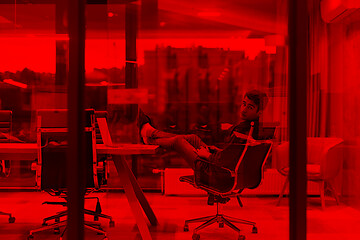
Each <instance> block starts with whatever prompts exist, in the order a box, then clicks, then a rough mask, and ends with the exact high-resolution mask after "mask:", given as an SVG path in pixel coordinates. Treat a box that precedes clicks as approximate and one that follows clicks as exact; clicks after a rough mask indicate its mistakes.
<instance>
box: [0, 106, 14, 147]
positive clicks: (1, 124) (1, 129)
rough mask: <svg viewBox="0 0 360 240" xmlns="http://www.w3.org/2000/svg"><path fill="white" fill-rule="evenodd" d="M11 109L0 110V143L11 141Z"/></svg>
mask: <svg viewBox="0 0 360 240" xmlns="http://www.w3.org/2000/svg"><path fill="white" fill-rule="evenodd" d="M11 123H12V111H9V110H0V143H5V142H10V141H11V138H10V136H11Z"/></svg>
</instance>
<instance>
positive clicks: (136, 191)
mask: <svg viewBox="0 0 360 240" xmlns="http://www.w3.org/2000/svg"><path fill="white" fill-rule="evenodd" d="M113 161H114V164H115V167H116V170H117V172H118V174H119V177H120V179H121V181H122V183H123V187H124V191H125V194H126V197H127V199H128V202H129V205H130V207H131V210H132V212H133V214H134V216H135V218H136V223H137V225H138V227H139V231H140V234H141V236H142V238H143V239H151V235H150V232H149V228H148V226H147V224H146V221H145V218H144V215H143V212H142V211H141V209H143V210H144V212H145V214H146V216H147V217H148V219H149V221H150V223H151V225H153V226H156V225H157V224H158V221H157V219H156V216H155V214H154V212H153V211H152V209H151V207H150V204H149V202H148V201H147V199H146V198H145V196H144V193H143V191H142V190H141V188H140V186H139V184H138V183H137V180H136V178H135V177H134V175H133V174H132V172H131V170H130V168H129V166H128V164H127V163H126V159H125V157H121V158H117V157H115V158H114V159H113Z"/></svg>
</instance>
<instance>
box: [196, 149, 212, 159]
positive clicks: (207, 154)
mask: <svg viewBox="0 0 360 240" xmlns="http://www.w3.org/2000/svg"><path fill="white" fill-rule="evenodd" d="M196 153H197V154H198V155H199V157H201V158H204V159H209V157H210V155H211V153H210V152H209V150H208V149H207V148H205V147H200V148H199V149H196Z"/></svg>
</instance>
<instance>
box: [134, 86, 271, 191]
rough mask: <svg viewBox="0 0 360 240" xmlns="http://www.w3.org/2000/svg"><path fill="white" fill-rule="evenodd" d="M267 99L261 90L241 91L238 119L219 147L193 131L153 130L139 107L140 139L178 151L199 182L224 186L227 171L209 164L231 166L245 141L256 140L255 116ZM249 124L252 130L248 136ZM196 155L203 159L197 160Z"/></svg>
mask: <svg viewBox="0 0 360 240" xmlns="http://www.w3.org/2000/svg"><path fill="white" fill-rule="evenodd" d="M267 102H268V97H267V95H266V94H265V93H263V92H261V91H258V90H252V91H249V92H247V93H246V94H245V96H244V99H243V100H242V104H241V109H240V116H239V117H240V122H239V123H238V124H237V125H234V126H233V127H231V128H230V129H228V130H227V131H226V134H225V146H224V147H223V148H222V149H220V148H217V147H215V146H208V145H207V144H205V143H204V142H203V141H202V140H201V139H200V138H199V137H198V136H196V135H195V134H189V135H176V134H172V133H167V132H163V131H160V130H157V129H155V128H154V127H153V126H151V119H150V118H149V117H148V116H146V115H145V114H144V113H143V112H142V111H141V110H140V112H139V119H138V124H139V131H140V136H141V140H142V142H143V143H144V144H152V145H159V146H161V147H163V148H165V149H170V150H175V151H176V152H178V153H179V154H180V155H181V156H182V157H183V158H184V159H185V160H186V162H187V163H188V164H189V165H190V167H191V168H192V169H193V170H195V175H196V174H197V172H199V173H200V175H201V179H202V180H201V182H204V183H206V184H209V185H210V186H214V187H216V186H219V185H221V186H226V185H228V184H227V182H228V181H229V182H230V181H231V178H229V177H228V176H226V175H225V174H227V175H228V172H227V171H224V172H221V171H220V172H219V171H218V170H216V171H215V170H214V169H213V168H211V166H210V164H209V163H214V164H216V165H218V166H222V167H225V168H229V169H234V167H235V165H236V163H237V160H238V159H239V158H240V155H241V153H242V150H243V146H244V143H245V142H246V140H247V139H248V138H249V139H250V140H254V139H258V134H259V117H260V114H261V113H262V111H263V110H264V108H265V107H266V105H267ZM252 123H253V132H252V136H249V131H250V129H251V125H252ZM199 158H201V159H203V160H204V161H197V160H199Z"/></svg>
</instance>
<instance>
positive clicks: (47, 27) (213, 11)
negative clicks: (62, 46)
mask: <svg viewBox="0 0 360 240" xmlns="http://www.w3.org/2000/svg"><path fill="white" fill-rule="evenodd" d="M88 1H91V0H88ZM98 1H99V0H98ZM142 1H144V3H146V4H147V5H146V7H141V1H138V2H137V1H134V3H133V4H135V5H136V6H137V8H138V12H139V16H140V19H142V20H140V24H139V26H140V28H139V37H140V38H141V37H144V38H149V37H150V38H151V37H154V38H156V37H194V38H197V37H198V38H211V37H216V38H219V37H247V38H262V37H265V36H267V35H273V34H285V33H286V22H284V21H282V20H281V19H284V17H282V16H281V14H280V13H281V12H282V10H283V9H284V3H286V1H285V0H256V1H254V0H227V1H222V0H195V1H194V0H142ZM17 2H18V3H19V2H20V3H22V4H17V5H16V7H15V5H14V4H13V3H14V0H12V1H10V0H2V1H1V3H3V4H0V5H1V7H0V35H3V36H6V35H14V34H15V35H16V34H19V35H21V34H54V33H55V4H54V2H55V0H17ZM93 2H94V0H93ZM121 2H131V0H108V5H104V4H88V5H87V7H86V16H87V37H88V38H118V37H119V38H121V37H123V36H124V29H125V28H124V26H125V17H124V16H125V5H124V4H120V3H121ZM156 2H157V3H156ZM4 3H5V4H4ZM6 3H7V4H6ZM9 3H12V4H9ZM153 4H155V6H156V4H157V5H158V11H153V10H151V9H153V8H151V6H154V5H153ZM143 6H145V5H143ZM148 6H150V7H149V8H148Z"/></svg>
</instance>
